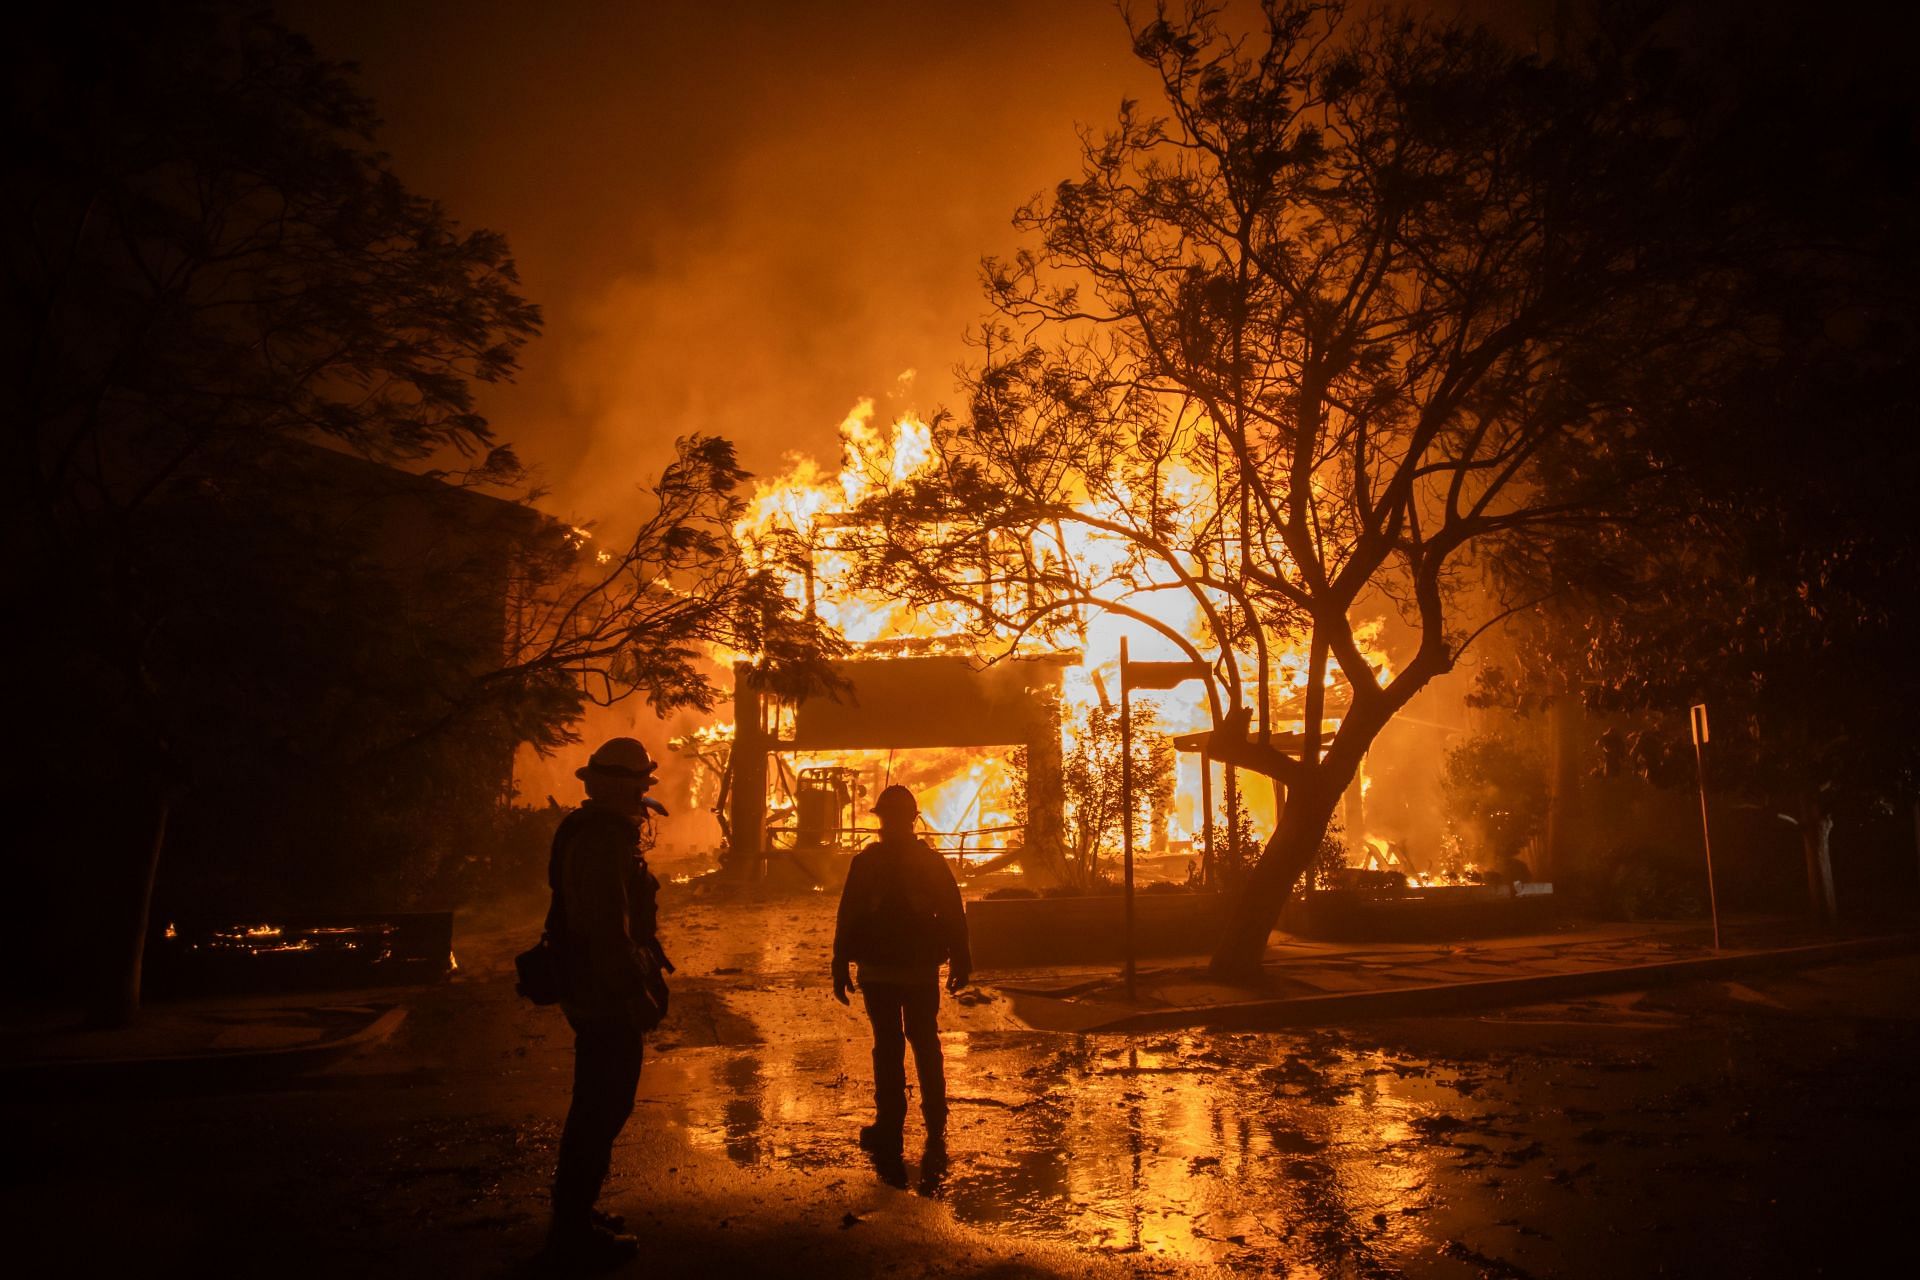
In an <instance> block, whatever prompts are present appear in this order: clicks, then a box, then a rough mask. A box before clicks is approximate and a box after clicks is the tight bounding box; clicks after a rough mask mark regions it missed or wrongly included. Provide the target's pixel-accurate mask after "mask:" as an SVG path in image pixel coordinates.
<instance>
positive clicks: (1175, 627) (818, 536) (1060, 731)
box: [675, 401, 1411, 884]
mask: <svg viewBox="0 0 1920 1280" xmlns="http://www.w3.org/2000/svg"><path fill="white" fill-rule="evenodd" d="M872 414H873V407H872V405H871V403H870V402H865V401H863V402H862V403H861V405H860V406H859V407H857V408H856V410H855V411H854V412H853V413H852V414H851V415H850V416H849V417H848V418H847V420H846V421H845V422H844V423H843V424H842V426H841V439H842V445H843V465H842V467H841V469H840V471H839V472H838V473H837V474H833V473H828V472H826V471H825V470H823V469H822V468H820V467H819V466H818V465H817V464H815V463H814V462H813V461H812V460H810V459H804V458H796V459H794V460H793V464H792V466H791V468H790V470H789V471H788V472H787V473H786V474H785V475H782V476H779V477H776V478H773V479H772V480H770V481H768V482H766V483H764V484H762V485H761V486H760V487H759V489H758V491H757V493H756V495H755V498H754V501H753V502H752V504H751V506H750V509H749V511H748V512H747V514H746V516H745V518H744V519H743V520H742V521H741V523H740V525H739V526H738V527H737V529H736V533H737V534H738V535H739V537H740V540H741V542H742V544H743V545H744V546H747V547H748V548H750V553H751V554H756V555H758V556H759V557H760V559H761V562H762V563H763V564H766V565H769V566H772V567H775V568H776V569H777V570H778V571H779V572H780V573H781V574H782V575H783V578H784V580H785V581H786V584H787V589H788V594H789V595H790V596H791V597H792V598H793V599H794V600H795V601H796V602H797V603H799V604H800V605H801V606H802V607H804V608H805V609H806V610H807V611H808V612H809V613H810V614H812V615H813V616H815V617H818V618H820V619H822V620H823V621H825V622H827V623H829V624H830V625H832V626H833V627H834V628H835V629H836V630H837V631H838V632H839V634H840V635H841V636H842V637H843V638H844V639H845V640H846V641H847V643H848V645H849V649H850V652H849V654H848V656H846V657H845V658H844V659H843V660H841V661H839V662H838V663H837V664H836V669H837V673H838V674H839V676H840V677H841V678H842V679H843V680H844V681H845V685H846V688H845V690H844V692H843V693H842V694H841V695H840V696H839V697H838V698H827V697H816V698H809V699H805V700H803V701H801V702H799V703H797V704H795V703H791V702H787V701H783V700H781V699H779V698H777V697H775V696H773V695H771V694H769V693H766V692H764V691H762V690H760V689H758V688H756V687H754V685H753V684H752V682H751V680H750V679H749V678H748V675H749V668H748V667H747V665H746V664H745V663H741V664H738V665H736V668H735V677H736V678H735V693H734V705H733V720H732V723H731V724H715V725H712V726H709V727H708V728H706V729H704V730H702V731H700V732H699V733H696V734H693V735H689V736H688V737H685V738H682V739H678V740H676V744H675V745H676V748H677V749H679V750H681V751H683V752H685V753H687V754H689V755H691V756H693V757H694V758H695V759H696V761H700V762H703V763H705V764H706V765H708V766H709V767H708V768H705V769H702V770H700V771H698V773H697V778H696V785H695V790H696V799H697V800H698V801H699V802H700V803H701V804H702V805H703V806H706V807H711V808H712V809H713V811H714V813H715V814H716V816H718V817H719V819H720V822H721V827H722V832H723V837H724V842H725V846H726V854H725V858H726V861H727V864H728V866H729V868H730V869H732V870H734V871H736V872H738V873H740V874H742V875H747V876H754V875H758V874H761V873H762V871H763V869H764V868H766V867H768V866H769V865H773V866H793V867H795V868H796V869H797V870H798V871H799V872H800V874H801V875H802V876H803V877H804V878H806V879H811V880H814V881H816V882H824V881H828V880H830V879H832V878H833V874H834V864H833V857H834V855H835V854H844V853H849V852H851V851H853V850H855V849H857V848H858V847H860V845H861V844H862V843H864V841H865V839H866V838H867V833H868V832H870V831H871V830H872V829H873V823H872V819H871V818H870V817H869V816H868V815H867V812H866V805H867V803H870V802H871V800H872V798H873V797H874V796H875V795H877V794H878V792H879V790H880V789H881V788H882V787H883V786H885V785H887V784H888V783H889V782H898V783H904V784H905V785H907V786H909V787H911V788H912V789H913V790H914V791H915V792H916V794H918V795H919V797H920V800H921V805H922V811H923V826H924V829H925V834H926V836H927V838H928V839H929V840H930V841H931V842H932V843H934V845H935V846H936V847H938V848H940V849H942V850H943V851H945V852H947V853H948V854H949V855H950V856H952V857H953V858H955V859H956V860H957V861H958V862H959V863H960V864H961V866H962V867H963V868H966V869H971V870H972V871H974V872H976V873H977V872H980V871H984V870H989V869H992V870H999V869H1005V870H1007V871H1009V872H1013V873H1017V874H1024V875H1026V876H1028V877H1030V878H1031V879H1032V880H1033V881H1034V882H1036V883H1041V884H1044V883H1047V882H1050V881H1058V880H1060V879H1063V878H1068V877H1067V875H1066V867H1067V865H1068V864H1069V862H1070V861H1071V860H1072V850H1073V849H1075V848H1077V849H1079V850H1081V851H1082V852H1086V850H1087V846H1088V845H1089V844H1098V843H1101V842H1102V840H1103V836H1102V832H1101V831H1100V830H1099V829H1096V828H1098V826H1099V822H1098V821H1096V820H1095V817H1094V815H1092V814H1091V813H1089V812H1087V810H1088V809H1089V808H1090V807H1092V806H1094V805H1095V804H1097V803H1098V802H1097V801H1096V800H1094V799H1092V798H1090V797H1089V796H1088V795H1087V794H1085V793H1086V791H1087V789H1088V788H1087V786H1086V785H1085V784H1086V780H1085V778H1084V777H1083V776H1082V775H1084V774H1085V773H1086V772H1087V771H1088V769H1089V768H1091V769H1094V770H1096V771H1097V769H1098V768H1099V767H1100V766H1099V765H1098V764H1097V763H1095V762H1090V761H1089V760H1088V759H1087V756H1088V752H1089V749H1090V747H1091V746H1092V741H1091V740H1092V739H1093V738H1094V737H1096V736H1097V735H1098V734H1099V732H1100V727H1101V725H1102V724H1103V723H1109V722H1110V721H1111V717H1112V708H1113V707H1114V706H1115V705H1116V704H1117V701H1118V699H1119V697H1120V682H1121V674H1120V667H1119V653H1120V647H1121V641H1122V639H1123V638H1124V639H1127V640H1130V642H1131V644H1132V646H1133V653H1134V656H1135V658H1136V659H1144V660H1146V661H1147V662H1148V663H1153V662H1156V661H1157V662H1160V663H1162V664H1165V663H1167V662H1169V661H1170V660H1174V659H1178V658H1181V657H1182V656H1184V651H1183V649H1182V648H1181V647H1180V646H1178V645H1176V644H1174V643H1172V642H1170V641H1169V640H1168V638H1167V634H1166V633H1167V632H1169V631H1171V632H1174V633H1176V634H1178V635H1181V636H1185V637H1188V638H1189V639H1190V642H1191V643H1192V644H1193V645H1195V646H1203V645H1205V644H1206V643H1207V641H1206V640H1205V638H1204V637H1205V636H1206V635H1207V634H1208V632H1207V623H1206V620H1204V619H1203V618H1201V617H1200V616H1198V614H1197V611H1195V610H1193V609H1192V608H1191V607H1190V606H1186V605H1183V604H1182V603H1181V602H1180V601H1179V600H1178V598H1177V593H1165V594H1161V595H1158V596H1148V597H1144V598H1143V600H1142V601H1141V602H1139V608H1140V609H1142V610H1151V611H1152V615H1151V618H1150V621H1151V623H1152V625H1141V624H1140V623H1139V622H1138V621H1135V620H1130V619H1128V618H1126V617H1124V616H1116V615H1115V614H1112V613H1106V612H1102V611H1099V610H1095V609H1089V610H1086V611H1084V612H1083V613H1081V614H1079V615H1078V616H1076V617H1075V618H1074V620H1073V624H1072V627H1071V628H1070V638H1071V640H1072V643H1071V644H1064V645H1063V644H1057V643H1056V644H1054V645H1051V646H1049V645H1047V644H1044V643H1036V642H1032V641H1030V640H1029V639H1028V638H1026V637H1018V636H1013V635H1001V634H989V635H986V636H984V637H983V636H982V633H981V628H980V627H979V626H978V619H977V618H969V617H968V616H967V609H966V606H965V605H964V604H963V603H959V602H956V603H953V604H950V605H938V606H934V607H914V606H910V605H908V604H906V603H903V602H901V601H900V600H898V599H894V598H889V597H887V596H885V595H884V594H881V593H879V592H877V591H875V590H873V589H871V588H870V587H868V586H866V585H865V584H864V583H863V581H862V579H861V574H860V566H859V562H858V550H857V546H856V544H857V541H858V539H857V537H855V536H854V535H855V534H856V533H857V529H858V526H857V524H856V520H857V517H856V516H854V515H853V514H852V513H853V512H854V511H855V510H856V508H857V507H858V506H859V504H860V502H861V501H862V499H863V498H864V497H865V496H867V495H868V494H869V493H871V492H872V491H873V490H874V488H875V487H876V486H878V485H884V484H887V483H889V482H891V483H894V484H898V483H900V482H903V481H906V480H909V479H910V478H911V477H913V476H914V475H915V474H916V473H917V472H918V471H919V470H920V469H921V468H924V467H927V466H930V465H932V461H933V459H932V445H931V439H930V435H931V432H930V428H929V427H928V426H927V425H926V424H925V423H923V422H920V421H919V420H917V419H915V418H913V417H910V416H909V417H905V418H902V419H901V420H900V421H899V422H897V423H896V424H894V426H893V427H892V429H891V430H890V431H888V430H883V429H881V428H879V427H876V425H875V424H874V423H873V421H872ZM1195 483H1196V484H1197V483H1199V480H1198V478H1197V477H1196V478H1195ZM1056 552H1057V554H1061V555H1065V556H1071V557H1075V558H1076V562H1077V563H1078V564H1081V565H1089V564H1090V565H1096V566H1097V565H1098V564H1099V562H1101V561H1102V560H1103V559H1107V560H1111V559H1113V558H1115V557H1116V556H1118V555H1119V554H1120V552H1119V551H1118V550H1117V549H1116V548H1114V547H1113V546H1110V545H1106V544H1104V543H1103V541H1102V540H1101V539H1100V538H1098V537H1088V536H1068V535H1063V536H1062V538H1061V540H1060V544H1059V546H1058V547H1057V548H1056ZM977 588H978V590H979V591H980V592H981V593H983V598H984V595H985V593H990V592H993V591H998V590H1008V589H1017V584H1010V583H1009V582H1008V581H1006V580H1003V579H1000V578H997V577H996V575H995V572H994V568H993V565H992V563H991V560H990V558H988V557H985V556H983V557H982V566H981V568H980V571H979V573H978V575H977ZM1055 640H1056V641H1057V640H1058V636H1057V635H1056V636H1055ZM1245 657H1246V662H1247V667H1248V669H1252V667H1253V658H1252V656H1251V655H1246V656H1245ZM1270 658H1271V669H1272V677H1273V680H1274V683H1275V686H1276V687H1275V689H1274V691H1273V693H1274V718H1275V723H1274V726H1273V727H1274V729H1275V730H1276V731H1277V732H1275V733H1273V734H1272V735H1271V736H1270V737H1269V739H1268V741H1269V743H1270V744H1271V745H1272V746H1273V747H1275V748H1277V749H1282V750H1284V749H1286V748H1287V744H1288V743H1289V742H1291V741H1294V738H1293V736H1292V735H1291V734H1290V733H1289V730H1291V729H1293V728H1296V727H1297V724H1296V723H1290V722H1289V719H1288V717H1289V716H1292V717H1298V716H1299V715H1300V714H1301V710H1300V708H1301V705H1302V703H1303V700H1304V685H1305V682H1306V670H1307V655H1306V654H1305V652H1304V650H1302V651H1299V652H1293V651H1282V652H1278V653H1275V654H1272V655H1270ZM1378 661H1379V663H1380V665H1381V666H1382V667H1384V666H1385V665H1386V659H1385V658H1384V656H1379V658H1378ZM1136 687H1137V686H1136ZM1198 689H1199V686H1197V685H1188V686H1187V687H1186V688H1185V689H1179V688H1172V689H1165V690H1164V691H1161V692H1157V693H1148V694H1145V695H1136V698H1137V699H1138V700H1139V701H1140V702H1143V703H1144V704H1145V706H1144V709H1143V710H1142V713H1141V716H1140V718H1139V720H1138V722H1137V723H1138V724H1139V725H1140V726H1141V727H1143V728H1144V729H1145V732H1144V733H1143V734H1142V736H1143V738H1144V739H1145V740H1146V741H1147V742H1148V743H1149V744H1150V749H1151V750H1152V751H1154V752H1156V753H1157V756H1156V759H1157V760H1158V763H1159V767H1158V768H1157V769H1155V770H1152V771H1151V772H1153V773H1155V775H1156V777H1159V779H1160V780H1159V781H1153V782H1149V783H1148V784H1147V785H1145V786H1144V788H1143V789H1144V790H1145V791H1146V792H1147V796H1148V799H1149V801H1150V805H1149V806H1148V809H1149V812H1148V813H1147V814H1146V815H1145V816H1146V818H1147V821H1146V823H1145V826H1146V830H1145V831H1138V830H1137V831H1136V834H1137V835H1138V836H1139V846H1140V849H1141V851H1142V853H1143V854H1146V855H1149V860H1150V861H1151V860H1152V859H1153V857H1154V856H1156V855H1157V857H1158V859H1159V861H1160V870H1161V873H1162V874H1163V875H1164V876H1166V877H1167V878H1178V879H1188V878H1193V877H1198V878H1203V879H1204V878H1210V877H1209V875H1208V872H1209V870H1210V868H1209V867H1208V865H1207V864H1208V861H1209V857H1210V854H1211V853H1212V850H1211V849H1210V848H1209V847H1208V844H1209V842H1208V839H1207V835H1208V832H1209V830H1210V828H1211V829H1213V830H1215V831H1217V832H1220V831H1224V830H1243V831H1244V830H1246V829H1248V828H1250V829H1251V830H1253V831H1261V830H1263V829H1268V828H1269V826H1270V824H1271V822H1272V821H1273V820H1274V818H1275V816H1276V813H1277V809H1278V803H1279V800H1278V799H1277V797H1276V796H1275V795H1274V793H1273V789H1272V788H1271V787H1269V786H1267V785H1266V783H1265V780H1264V779H1262V780H1259V785H1248V784H1247V783H1246V782H1244V781H1243V779H1242V777H1241V776H1240V775H1239V774H1238V771H1236V770H1235V769H1233V768H1230V767H1225V766H1222V765H1219V764H1218V763H1217V762H1215V761H1214V760H1212V759H1210V741H1209V735H1210V733H1211V731H1212V729H1213V724H1214V721H1213V716H1212V710H1211V708H1210V705H1209V702H1208V699H1207V696H1206V695H1205V694H1204V693H1203V692H1197V690H1198ZM1342 696H1343V690H1342V688H1340V687H1339V686H1338V684H1337V677H1335V676H1333V675H1329V677H1328V690H1327V694H1326V707H1327V712H1328V714H1329V715H1332V716H1335V717H1337V715H1338V713H1339V707H1340V705H1341V699H1342ZM1336 722H1337V721H1336ZM1076 762H1077V763H1079V765H1080V766H1081V767H1080V768H1079V769H1077V770H1076V769H1075V768H1074V767H1073V766H1074V765H1075V763H1076ZM1076 780H1079V781H1080V782H1081V784H1082V785H1078V786H1076V785H1075V782H1076ZM1366 786H1367V781H1366V779H1365V777H1364V775H1363V777H1362V778H1361V779H1360V780H1359V781H1357V782H1356V784H1355V786H1354V788H1353V790H1352V794H1351V795H1350V796H1349V798H1348V801H1347V804H1346V807H1345V810H1344V812H1345V817H1346V825H1347V829H1348V832H1349V838H1350V840H1351V842H1352V846H1353V848H1354V849H1356V850H1358V851H1360V852H1361V854H1362V856H1363V857H1364V856H1365V855H1366V854H1367V853H1372V854H1373V855H1374V860H1375V861H1384V862H1387V863H1390V864H1392V865H1410V864H1409V863H1407V862H1406V859H1405V857H1404V854H1400V855H1398V857H1399V861H1398V862H1395V861H1394V859H1395V857H1396V855H1395V854H1394V853H1392V852H1390V851H1389V849H1388V846H1387V842H1385V841H1384V840H1382V841H1378V842H1377V844H1378V848H1377V849H1376V848H1375V847H1374V845H1372V844H1368V843H1366V842H1365V840H1364V837H1365V836H1366V834H1367V832H1366V821H1365V816H1364V809H1363V799H1362V797H1363V795H1364V791H1365V788H1366ZM1113 805H1114V801H1112V800H1109V801H1107V806H1108V808H1110V809H1112V812H1111V813H1110V814H1107V815H1105V818H1106V819H1108V820H1110V823H1109V830H1111V829H1114V828H1117V819H1118V810H1117V808H1114V807H1113ZM1093 852H1095V853H1097V850H1095V851H1093ZM1409 874H1411V873H1409Z"/></svg>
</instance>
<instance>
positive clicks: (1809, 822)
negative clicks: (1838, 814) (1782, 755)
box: [1800, 795, 1840, 926]
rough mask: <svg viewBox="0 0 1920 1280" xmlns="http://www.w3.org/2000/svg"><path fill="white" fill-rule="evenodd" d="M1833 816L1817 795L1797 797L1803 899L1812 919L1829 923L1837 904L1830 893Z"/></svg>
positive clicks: (1835, 915)
mask: <svg viewBox="0 0 1920 1280" xmlns="http://www.w3.org/2000/svg"><path fill="white" fill-rule="evenodd" d="M1832 835H1833V816H1832V815H1831V814H1829V813H1827V811H1826V809H1825V808H1824V807H1823V806H1822V805H1821V803H1820V801H1819V799H1818V797H1816V796H1813V795H1807V796H1803V797H1802V798H1801V800H1800V847H1801V849H1802V850H1803V851H1804V852H1805V853H1806V858H1807V902H1808V905H1809V907H1810V910H1811V913H1812V915H1813V919H1814V922H1815V923H1817V924H1820V925H1825V926H1832V925H1833V924H1835V923H1837V922H1838V920H1839V916H1840V913H1839V907H1838V904H1837V903H1836V902H1835V900H1834V893H1833V858H1832V856H1831V848H1830V840H1831V837H1832Z"/></svg>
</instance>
